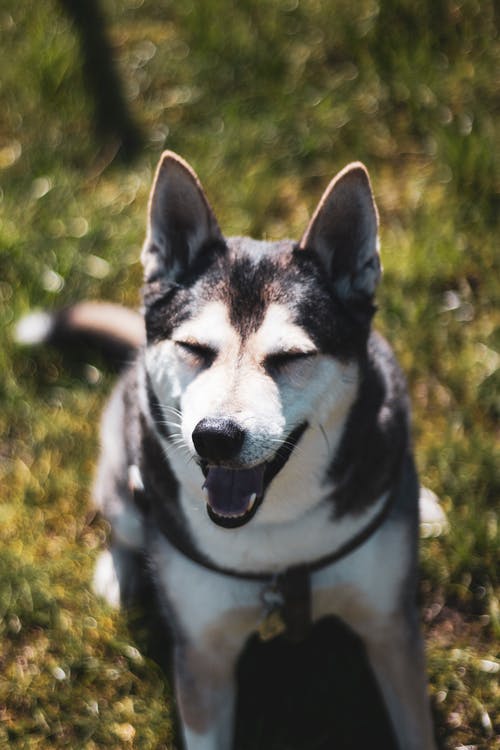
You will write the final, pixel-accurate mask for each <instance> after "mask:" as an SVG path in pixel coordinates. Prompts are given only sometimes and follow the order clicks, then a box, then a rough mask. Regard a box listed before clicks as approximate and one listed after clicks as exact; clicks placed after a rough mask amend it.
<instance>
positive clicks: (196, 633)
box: [151, 520, 409, 642]
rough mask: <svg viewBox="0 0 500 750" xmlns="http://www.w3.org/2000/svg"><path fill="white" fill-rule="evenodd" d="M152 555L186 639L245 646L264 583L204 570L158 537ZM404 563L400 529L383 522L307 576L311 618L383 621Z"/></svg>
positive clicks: (403, 573) (401, 580)
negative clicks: (220, 639)
mask: <svg viewBox="0 0 500 750" xmlns="http://www.w3.org/2000/svg"><path fill="white" fill-rule="evenodd" d="M151 551H152V557H153V560H154V565H155V570H156V576H157V582H158V584H159V585H160V587H161V588H162V589H163V591H164V593H165V596H166V598H167V600H168V601H169V603H170V606H172V607H173V609H174V611H175V612H176V618H177V619H178V622H179V625H180V627H181V629H182V630H183V631H184V632H185V633H186V634H187V635H189V636H191V637H192V638H195V639H197V640H200V639H201V640H203V639H204V638H206V637H207V633H211V634H212V635H211V637H213V635H214V633H215V632H219V631H220V632H221V633H225V632H227V636H228V637H229V638H231V639H235V640H236V641H241V642H244V640H245V639H246V638H247V637H248V635H250V633H251V632H253V631H254V630H255V629H256V628H257V627H258V625H259V622H260V621H261V620H262V618H263V616H264V613H265V611H264V607H263V601H262V593H263V590H264V588H265V586H266V585H267V584H266V583H263V582H260V581H251V580H246V579H244V578H233V577H231V576H228V575H224V574H220V573H216V572H214V571H211V570H208V569H206V568H203V567H201V566H200V565H198V564H197V563H194V562H193V561H191V560H189V559H188V558H186V557H184V556H183V555H182V554H180V553H179V552H178V551H177V550H176V549H175V548H174V547H172V546H171V545H170V543H169V542H168V541H167V540H166V539H165V538H164V537H162V536H161V535H160V534H158V535H157V536H156V538H155V539H154V541H153V545H152V550H151ZM408 560H409V557H408V544H407V540H406V533H405V530H404V528H403V527H402V526H401V525H399V524H397V523H393V522H391V521H390V520H388V521H386V522H385V523H384V524H383V525H382V526H381V527H380V528H379V529H378V530H377V531H376V532H375V533H374V534H373V535H372V536H371V537H370V538H369V539H368V540H367V541H366V542H365V543H364V544H363V545H362V546H361V547H359V548H358V549H356V550H355V551H353V552H352V553H350V554H349V555H348V556H346V557H345V558H343V559H341V560H339V561H337V562H335V563H333V564H331V565H329V566H327V567H325V568H323V569H321V570H320V571H317V572H315V573H313V574H312V575H311V593H312V611H311V615H312V620H313V621H317V620H318V619H320V618H322V617H325V616H327V615H336V616H339V617H341V618H342V619H343V620H344V621H345V622H347V623H348V624H350V625H352V626H353V627H358V623H359V622H360V621H361V620H363V618H364V619H366V620H370V621H371V622H373V621H377V620H379V619H380V620H384V619H385V618H386V617H387V616H388V615H390V613H391V612H392V611H393V610H394V609H395V608H396V606H397V603H398V600H399V597H400V592H401V587H402V585H403V583H404V579H405V576H406V575H407V570H408ZM229 623H230V625H231V627H228V626H229ZM229 631H231V632H229Z"/></svg>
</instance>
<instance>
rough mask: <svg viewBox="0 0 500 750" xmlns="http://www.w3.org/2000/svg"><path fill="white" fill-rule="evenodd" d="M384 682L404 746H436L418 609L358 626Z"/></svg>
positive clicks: (415, 749) (430, 749)
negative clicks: (417, 614) (414, 611)
mask: <svg viewBox="0 0 500 750" xmlns="http://www.w3.org/2000/svg"><path fill="white" fill-rule="evenodd" d="M356 630H357V631H358V633H359V634H360V635H361V636H362V638H363V640H364V643H365V646H366V650H367V654H368V658H369V661H370V664H371V666H372V669H373V671H374V673H375V677H376V679H377V682H378V684H379V686H380V689H381V692H382V695H383V697H384V700H385V704H386V707H387V709H388V712H389V716H390V718H391V721H392V725H393V728H394V733H395V736H396V739H397V741H398V745H399V747H400V748H401V750H435V747H436V745H435V742H434V732H433V727H432V721H431V713H430V707H429V699H428V695H427V680H426V676H425V675H426V671H425V656H424V647H423V641H422V636H421V634H420V627H419V625H418V622H417V616H416V613H413V612H408V613H406V612H400V613H398V614H396V615H394V616H393V617H392V618H390V619H387V620H385V621H382V622H375V623H371V624H370V623H365V625H364V626H363V627H361V628H359V627H358V628H356Z"/></svg>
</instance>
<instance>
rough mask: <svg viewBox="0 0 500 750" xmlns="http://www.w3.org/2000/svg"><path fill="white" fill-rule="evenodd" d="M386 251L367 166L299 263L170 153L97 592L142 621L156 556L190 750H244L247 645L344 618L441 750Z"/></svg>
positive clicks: (128, 327)
mask: <svg viewBox="0 0 500 750" xmlns="http://www.w3.org/2000/svg"><path fill="white" fill-rule="evenodd" d="M377 234H378V216H377V210H376V207H375V204H374V200H373V196H372V191H371V187H370V181H369V178H368V174H367V172H366V169H365V168H364V167H363V165H362V164H360V163H354V164H350V165H349V166H348V167H346V168H345V169H344V170H343V171H342V172H340V174H338V175H337V177H336V178H335V179H334V180H333V181H332V182H331V183H330V185H329V187H328V188H327V190H326V192H325V194H324V195H323V197H322V199H321V201H320V203H319V206H318V208H317V210H316V212H315V214H314V216H313V218H312V220H311V222H310V224H309V226H308V228H307V229H306V231H305V234H304V235H303V237H302V239H301V241H300V242H299V243H296V242H292V241H288V240H286V241H280V242H267V241H261V242H259V241H256V240H253V239H249V238H247V237H235V238H229V239H225V238H224V237H223V235H222V233H221V231H220V229H219V226H218V223H217V220H216V218H215V216H214V213H213V211H212V209H211V207H210V205H209V203H208V201H207V198H206V197H205V194H204V192H203V189H202V187H201V185H200V183H199V181H198V179H197V177H196V175H195V174H194V172H193V171H192V169H191V168H190V167H189V166H188V165H187V164H186V163H185V162H184V161H183V160H182V159H181V158H179V157H178V156H176V155H175V154H173V153H171V152H166V153H165V154H163V156H162V159H161V161H160V164H159V167H158V170H157V173H156V178H155V181H154V185H153V189H152V192H151V198H150V205H149V218H148V229H147V238H146V242H145V244H144V248H143V251H142V262H143V265H144V271H145V283H144V297H143V303H144V315H145V334H143V333H142V331H143V330H144V329H143V324H142V321H139V319H136V318H135V317H133V314H132V313H129V315H130V316H132V317H130V318H129V319H128V320H126V321H125V323H123V324H122V323H121V322H120V321H121V318H120V317H118V318H117V321H116V325H115V328H116V327H117V326H118V327H119V331H118V333H117V335H116V337H115V339H116V341H118V342H119V341H120V339H121V340H122V341H123V342H125V343H127V342H128V343H129V344H130V345H131V346H134V347H137V356H136V359H135V363H134V364H133V365H132V366H131V367H130V368H129V369H128V371H127V372H126V373H125V374H124V376H123V377H122V379H121V380H120V382H119V383H118V385H117V387H116V389H115V391H114V394H113V396H112V398H111V401H110V403H109V405H108V407H107V409H106V412H105V414H104V419H103V424H102V454H101V459H100V464H99V469H98V475H97V481H96V487H95V498H96V502H97V505H98V507H99V508H100V509H101V510H102V512H103V514H104V515H105V517H106V518H107V519H108V520H109V522H110V524H111V527H112V540H111V548H110V551H109V552H104V553H103V554H102V555H101V557H100V559H99V561H98V565H97V569H96V578H95V581H96V588H97V590H98V591H99V592H101V593H102V594H103V595H104V596H105V597H106V598H107V599H108V600H109V601H110V602H112V603H115V604H118V603H119V602H120V601H122V602H123V601H127V599H128V598H129V596H131V595H132V594H133V593H134V591H133V590H134V586H135V585H136V582H137V581H138V580H139V579H138V578H137V577H136V575H135V566H136V564H137V560H138V559H140V558H141V557H144V556H146V558H147V560H148V563H149V566H150V570H151V572H152V576H153V578H154V583H155V587H156V590H157V593H158V597H159V600H160V603H161V606H162V610H163V611H164V612H165V614H166V617H167V618H168V621H169V625H170V627H172V629H173V632H174V641H175V653H174V670H175V680H176V693H177V698H178V707H179V713H180V718H181V723H182V728H183V734H184V740H185V744H186V748H187V749H188V750H229V748H231V747H232V743H233V719H234V707H235V692H236V690H235V665H236V662H237V660H238V657H239V655H240V653H241V651H242V649H243V647H244V645H245V643H246V641H247V640H248V638H249V636H250V635H251V634H252V633H255V632H259V633H260V634H261V636H262V638H272V637H273V636H274V635H276V634H278V633H281V632H284V633H286V634H287V635H288V636H289V637H290V638H292V639H300V638H301V637H302V636H303V635H304V633H305V631H306V629H307V626H308V625H309V624H310V623H313V622H316V621H318V620H319V619H321V618H323V617H325V616H328V615H335V616H337V617H338V618H340V619H341V620H343V621H344V622H345V623H347V624H348V625H349V626H350V628H352V629H353V630H354V632H355V633H356V634H358V635H359V636H360V637H361V639H362V641H363V642H364V644H365V647H366V651H367V654H368V658H369V661H370V663H371V666H372V668H373V671H374V674H375V676H376V678H377V681H378V683H379V685H380V689H381V692H382V695H383V697H384V699H385V702H386V705H387V708H388V712H389V715H390V718H391V720H392V724H393V728H394V733H395V736H396V737H397V741H398V743H399V746H400V748H401V750H430V749H431V748H434V740H433V730H432V725H431V718H430V711H429V706H428V699H427V694H426V678H425V662H424V655H423V647H422V638H421V635H420V629H419V623H418V619H419V618H418V613H417V610H416V605H415V586H416V576H417V536H418V495H419V491H418V482H417V477H416V474H415V469H414V463H413V458H412V450H411V444H410V436H409V416H408V402H407V394H406V389H405V383H404V379H403V377H402V375H401V372H400V370H399V368H398V365H397V363H396V361H395V358H394V355H393V353H392V352H391V349H390V347H389V346H388V344H387V343H386V342H385V341H384V340H383V339H382V338H381V337H380V336H379V335H377V334H376V333H374V332H372V331H371V320H372V316H373V313H374V310H375V307H374V294H375V289H376V286H377V283H378V281H379V278H380V274H381V268H380V261H379V253H378V236H377ZM113 315H114V308H109V309H108V308H107V307H101V308H99V307H98V306H93V305H91V304H90V305H89V304H86V305H82V306H75V308H72V309H70V310H69V311H66V312H65V313H64V314H61V315H56V316H53V317H51V318H50V319H45V323H46V324H47V325H46V328H45V331H44V335H45V338H46V339H50V338H51V337H52V338H56V337H57V335H58V333H59V334H61V332H65V333H66V334H67V333H68V332H71V330H72V329H74V330H75V331H76V330H77V329H80V330H81V331H85V330H87V332H92V330H94V331H95V332H97V333H99V332H100V334H101V335H103V336H105V335H106V329H109V330H111V328H113V322H112V319H113ZM32 322H33V321H32ZM38 322H39V323H40V322H41V319H40V318H39V319H38ZM42 322H43V321H42ZM120 326H121V327H120ZM143 339H144V340H143Z"/></svg>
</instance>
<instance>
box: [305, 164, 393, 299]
mask: <svg viewBox="0 0 500 750" xmlns="http://www.w3.org/2000/svg"><path fill="white" fill-rule="evenodd" d="M299 246H300V248H301V249H303V250H312V251H313V252H315V253H316V254H317V255H318V256H319V257H320V259H321V261H322V263H323V265H324V267H325V268H326V271H327V273H328V275H329V277H330V279H331V281H332V283H333V286H334V288H335V290H336V292H337V294H338V295H339V297H340V298H341V299H342V300H343V301H344V302H346V303H349V302H352V303H363V302H367V303H371V302H372V300H373V296H374V294H375V289H376V286H377V283H378V281H379V279H380V275H381V266H380V257H379V251H378V213H377V208H376V206H375V201H374V199H373V193H372V189H371V185H370V178H369V177H368V172H367V170H366V167H365V166H364V165H363V164H361V163H360V162H354V163H352V164H349V165H348V166H347V167H345V169H343V170H342V171H341V172H339V174H338V175H337V176H336V177H335V178H334V179H333V180H332V181H331V183H330V184H329V186H328V187H327V189H326V191H325V193H324V194H323V197H322V198H321V200H320V202H319V205H318V207H317V209H316V211H315V213H314V216H313V218H312V219H311V222H310V224H309V226H308V228H307V230H306V232H305V233H304V236H303V237H302V240H301V241H300V245H299Z"/></svg>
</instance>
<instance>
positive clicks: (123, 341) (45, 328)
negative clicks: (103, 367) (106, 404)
mask: <svg viewBox="0 0 500 750" xmlns="http://www.w3.org/2000/svg"><path fill="white" fill-rule="evenodd" d="M15 338H16V340H17V342H18V343H19V344H23V345H26V346H36V345H39V344H51V345H54V346H56V347H57V348H59V349H71V350H72V351H75V350H81V349H82V348H83V349H87V348H92V349H97V350H98V351H99V352H100V354H101V355H102V356H103V357H104V359H105V360H107V361H108V362H109V364H112V365H114V366H117V367H119V368H121V367H123V366H124V365H126V364H127V363H128V362H130V361H131V360H132V359H133V357H134V354H135V352H136V351H137V349H138V348H139V347H140V346H142V344H143V343H144V342H145V339H146V335H145V331H144V322H143V319H142V317H141V315H139V313H137V312H134V311H133V310H129V309H128V308H126V307H122V306H121V305H115V304H112V303H109V302H87V301H85V302H79V303H78V304H76V305H72V306H71V307H66V308H63V309H62V310H57V311H55V312H33V313H30V314H29V315H27V316H26V317H24V318H22V319H21V320H20V321H19V323H18V324H17V327H16V330H15Z"/></svg>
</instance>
